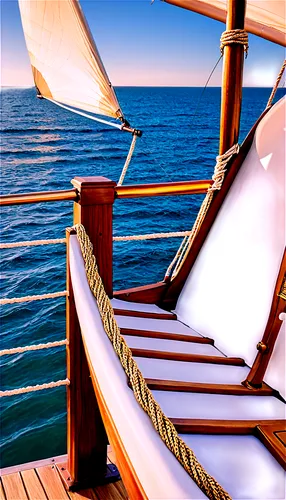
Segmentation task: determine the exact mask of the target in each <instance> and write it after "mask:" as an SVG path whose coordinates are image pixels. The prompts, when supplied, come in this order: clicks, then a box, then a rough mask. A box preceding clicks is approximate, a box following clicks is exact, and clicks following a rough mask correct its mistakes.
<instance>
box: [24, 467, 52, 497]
mask: <svg viewBox="0 0 286 500" xmlns="http://www.w3.org/2000/svg"><path fill="white" fill-rule="evenodd" d="M20 474H21V476H22V480H23V483H24V485H25V488H26V492H27V494H28V498H29V499H30V500H47V496H46V493H45V491H44V489H43V487H42V484H41V482H40V479H39V477H38V476H37V473H36V471H35V470H34V469H31V470H25V471H22V472H21V473H20Z"/></svg>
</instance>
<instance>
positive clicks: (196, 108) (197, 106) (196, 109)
mask: <svg viewBox="0 0 286 500" xmlns="http://www.w3.org/2000/svg"><path fill="white" fill-rule="evenodd" d="M153 1H154V0H153ZM222 57H223V55H222V54H221V55H220V57H219V58H218V60H217V62H216V63H215V65H214V67H213V69H212V70H211V72H210V74H209V76H208V79H207V81H206V83H205V85H204V88H203V89H202V91H201V94H200V95H199V98H198V101H197V104H196V107H195V111H194V113H193V115H192V116H191V119H192V124H193V123H194V122H193V119H194V118H195V116H196V114H197V111H198V109H199V106H200V104H201V100H202V97H203V95H204V93H205V90H206V88H207V86H208V84H209V81H210V79H211V77H212V76H213V74H214V72H215V70H216V68H217V66H218V64H219V63H220V61H221V59H222ZM190 127H192V125H190ZM150 153H151V154H152V152H151V151H150V150H148V151H147V152H146V153H145V152H144V151H141V154H143V155H144V156H147V157H148V156H149V154H150ZM158 166H159V167H160V168H161V170H163V172H164V174H165V175H166V177H167V179H170V175H169V174H168V173H167V171H166V170H165V169H164V168H163V166H162V165H161V164H160V163H158ZM171 180H172V179H171Z"/></svg>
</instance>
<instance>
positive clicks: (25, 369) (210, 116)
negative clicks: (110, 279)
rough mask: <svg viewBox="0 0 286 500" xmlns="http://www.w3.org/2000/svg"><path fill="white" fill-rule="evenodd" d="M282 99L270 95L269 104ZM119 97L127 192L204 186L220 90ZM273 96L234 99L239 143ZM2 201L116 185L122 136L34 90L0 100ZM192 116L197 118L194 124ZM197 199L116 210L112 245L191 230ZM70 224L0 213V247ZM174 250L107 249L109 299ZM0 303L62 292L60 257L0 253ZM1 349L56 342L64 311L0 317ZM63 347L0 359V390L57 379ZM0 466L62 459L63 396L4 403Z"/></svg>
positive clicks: (57, 207) (158, 271)
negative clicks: (193, 182) (135, 132)
mask: <svg viewBox="0 0 286 500" xmlns="http://www.w3.org/2000/svg"><path fill="white" fill-rule="evenodd" d="M284 92H285V91H283V90H279V91H278V95H277V97H281V96H282V94H283V93H284ZM201 93H202V89H201V88H146V87H145V88H138V87H136V88H130V87H121V88H118V89H117V95H118V98H119V102H120V103H121V107H122V109H123V110H124V113H125V115H126V117H127V118H128V120H129V121H130V122H131V124H132V125H133V126H134V127H136V128H141V129H142V130H143V137H142V138H141V139H138V141H137V145H136V149H135V153H134V156H133V159H132V162H131V164H130V167H129V171H128V173H127V176H126V179H125V183H148V182H165V181H182V180H190V179H203V178H205V179H208V178H210V177H211V175H212V173H213V167H214V164H215V156H216V155H217V150H218V141H219V113H220V89H219V88H207V90H206V91H205V93H204V95H203V97H202V98H201V101H200V104H199V105H198V109H197V111H196V113H195V109H196V107H197V104H198V100H199V97H200V95H201ZM269 94H270V89H265V88H263V89H262V88H245V89H244V91H243V106H242V121H241V132H240V141H242V140H243V139H244V138H245V136H246V134H247V132H248V131H249V129H250V127H251V126H252V125H253V123H254V122H255V120H256V119H257V118H258V117H259V115H260V113H261V112H262V111H263V109H264V107H265V104H266V102H267V99H268V96H269ZM1 99H2V107H3V115H2V155H1V156H2V158H1V194H8V193H23V192H31V191H49V190H56V189H69V188H70V187H71V185H70V181H71V179H72V178H73V177H75V176H92V175H104V176H106V177H109V178H110V179H113V180H115V181H117V180H118V179H119V176H120V172H121V169H122V166H123V164H124V161H125V158H126V155H127V152H128V148H129V145H130V142H131V136H130V134H127V133H123V132H120V131H118V130H116V129H113V128H111V127H108V126H102V125H101V124H98V123H96V122H94V121H90V120H88V119H85V118H83V117H80V116H77V115H75V114H72V113H70V112H67V111H65V110H63V109H60V108H58V107H57V106H55V105H53V104H52V103H50V102H48V101H44V100H38V99H36V94H35V91H34V89H17V88H6V89H3V90H2V92H1ZM194 113H195V114H194ZM201 201H202V196H201V195H195V196H181V197H166V198H165V197H159V198H143V199H138V200H133V199H132V200H118V201H116V202H115V205H114V234H115V235H130V234H144V233H149V232H150V233H151V232H167V231H179V230H188V229H190V228H191V227H192V223H193V221H194V218H195V216H196V213H197V211H198V208H199V206H200V203H201ZM70 225H72V203H71V202H61V203H59V202H57V203H45V204H44V203H42V204H35V205H22V206H17V207H5V208H3V210H2V214H1V233H2V242H3V243H6V242H13V241H23V240H35V239H50V238H63V237H64V236H65V228H66V227H67V226H70ZM179 243H180V240H178V239H177V238H172V239H165V240H151V241H145V242H117V243H115V244H114V261H113V271H114V289H115V290H119V289H121V288H127V287H130V286H136V285H144V284H148V283H152V282H155V281H158V280H161V279H162V278H163V277H164V272H165V270H166V268H167V267H168V264H169V262H170V260H171V259H172V258H173V256H174V254H175V252H176V250H177V247H178V245H179ZM1 262H2V263H1V271H2V273H1V296H2V297H20V296H22V295H35V294H42V293H47V292H55V291H61V290H64V289H65V246H64V245H54V246H48V247H47V246H42V247H32V248H28V247H25V248H15V249H10V250H1ZM0 338H1V349H5V348H12V347H18V346H26V345H29V344H34V343H35V344H37V343H42V342H51V341H55V340H60V339H64V338H65V300H64V299H63V298H60V299H55V300H45V301H41V302H30V303H23V304H13V305H5V306H2V309H1V337H0ZM65 373H66V364H65V349H64V348H62V347H59V348H55V349H50V350H43V351H38V352H32V353H25V354H17V355H14V356H3V357H2V358H1V390H7V389H13V388H17V387H23V386H27V385H34V384H41V383H44V382H49V381H51V380H58V379H63V378H65ZM0 445H1V466H2V467H7V466H10V465H16V464H19V463H23V462H29V461H33V460H38V459H42V458H47V457H52V456H55V455H60V454H63V453H65V452H66V397H65V388H58V389H53V390H48V391H41V392H37V393H30V394H24V395H21V396H13V397H7V398H2V401H1V436H0Z"/></svg>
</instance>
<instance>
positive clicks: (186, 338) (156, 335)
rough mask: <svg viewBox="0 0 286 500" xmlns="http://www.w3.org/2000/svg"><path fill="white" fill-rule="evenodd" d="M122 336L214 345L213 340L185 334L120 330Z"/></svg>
mask: <svg viewBox="0 0 286 500" xmlns="http://www.w3.org/2000/svg"><path fill="white" fill-rule="evenodd" d="M120 333H121V334H122V335H130V336H133V337H148V338H151V339H164V340H180V341H181V342H193V343H196V344H211V345H213V344H214V341H213V339H209V338H208V337H199V336H195V335H186V334H185V333H169V332H153V331H150V330H133V329H131V328H120Z"/></svg>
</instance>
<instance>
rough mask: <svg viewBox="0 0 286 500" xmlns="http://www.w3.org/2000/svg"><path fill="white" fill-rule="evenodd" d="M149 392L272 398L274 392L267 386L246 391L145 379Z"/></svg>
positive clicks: (228, 386)
mask: <svg viewBox="0 0 286 500" xmlns="http://www.w3.org/2000/svg"><path fill="white" fill-rule="evenodd" d="M146 383H147V385H148V387H149V389H151V390H154V391H155V390H157V391H174V392H197V393H203V394H206V393H207V394H228V395H232V396H273V394H274V392H275V391H273V389H271V387H269V386H268V385H267V384H263V385H262V387H261V389H248V388H247V387H245V386H244V385H238V384H207V383H198V382H182V381H177V380H160V379H151V378H146Z"/></svg>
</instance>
